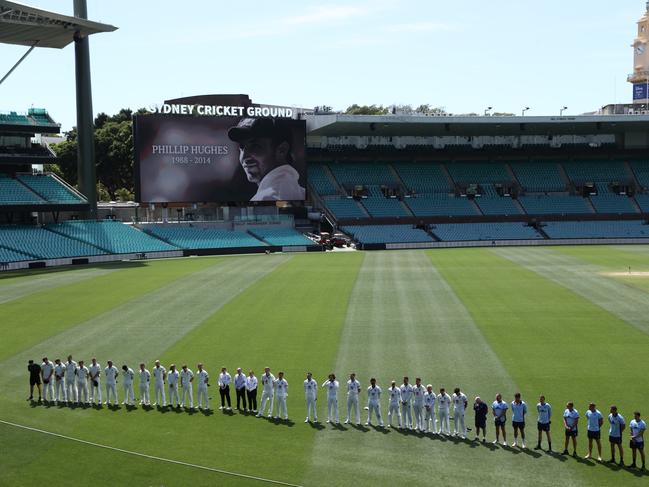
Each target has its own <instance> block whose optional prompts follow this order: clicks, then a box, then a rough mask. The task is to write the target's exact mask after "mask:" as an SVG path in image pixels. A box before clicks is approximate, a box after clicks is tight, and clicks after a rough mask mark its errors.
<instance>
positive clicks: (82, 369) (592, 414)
mask: <svg viewBox="0 0 649 487" xmlns="http://www.w3.org/2000/svg"><path fill="white" fill-rule="evenodd" d="M28 370H29V372H30V387H31V389H30V397H29V400H32V399H33V388H34V386H35V385H37V386H38V390H39V401H40V400H41V398H40V381H41V380H42V381H43V384H44V390H43V399H45V401H48V397H49V400H53V399H54V398H55V399H54V401H55V402H56V403H59V402H65V403H74V402H77V403H79V404H81V403H82V402H83V403H86V404H88V403H93V402H97V403H98V404H101V403H102V396H101V385H100V382H101V377H102V372H103V376H104V377H105V379H106V402H105V403H104V404H107V405H109V404H111V397H112V402H113V404H115V405H117V404H118V399H117V389H116V385H117V377H118V376H119V375H120V372H119V370H118V369H117V367H115V366H114V365H113V362H112V361H110V360H109V361H108V362H107V367H106V368H104V369H103V371H102V369H101V366H100V365H99V364H98V363H97V360H96V359H95V358H93V359H92V361H91V364H90V366H89V367H86V366H85V364H84V361H83V360H80V361H79V363H78V364H77V363H76V362H75V361H74V360H72V356H68V359H67V362H65V363H62V362H61V361H60V359H56V360H55V361H54V363H52V362H50V361H49V360H48V359H47V357H45V358H43V363H42V364H41V365H40V366H38V365H37V364H35V363H34V362H33V361H32V360H30V361H29V365H28ZM152 370H153V373H150V372H149V370H147V369H146V367H145V364H144V363H141V364H140V367H139V370H138V372H137V374H138V375H139V385H140V404H141V405H144V406H149V405H150V399H149V386H150V382H151V376H152V375H153V379H154V397H155V402H154V404H153V405H154V406H156V405H157V406H159V407H167V396H166V394H165V382H166V383H167V389H168V392H169V405H170V406H172V407H174V406H175V407H177V408H178V407H186V404H189V408H190V409H193V408H194V402H193V391H192V383H193V381H194V377H195V375H194V373H193V371H192V370H191V369H189V368H188V367H187V365H183V366H182V367H181V370H180V371H178V370H177V369H176V366H175V364H171V366H170V367H169V371H168V372H167V370H166V369H165V368H164V367H163V366H162V365H160V361H159V360H156V362H155V366H154V367H153V369H152ZM135 374H136V373H135V372H134V371H133V370H132V369H131V368H130V367H128V366H127V365H126V364H125V365H123V366H122V372H121V375H122V377H123V387H124V401H123V403H122V404H125V405H134V401H135V395H134V390H133V382H134V378H135ZM196 378H197V382H198V407H199V408H201V409H203V408H204V409H205V410H209V399H210V398H209V394H208V392H207V388H208V387H209V386H210V383H209V374H208V373H207V371H206V370H205V369H204V368H203V364H201V363H199V364H198V365H197V372H196ZM233 382H234V384H233V385H234V387H235V390H236V394H237V409H240V405H241V404H243V410H246V402H247V406H248V408H247V411H248V412H254V413H256V415H257V417H261V416H263V415H264V414H265V411H266V406H267V405H269V406H270V407H269V408H268V417H269V418H270V417H274V418H276V419H277V418H279V417H283V418H284V419H285V420H288V409H287V405H286V398H287V396H288V382H287V381H286V379H285V378H284V373H283V372H279V374H278V377H277V378H275V376H274V375H273V374H271V372H270V368H269V367H266V368H265V369H264V373H263V374H262V376H261V385H262V397H261V408H260V409H259V410H258V409H257V387H258V383H259V380H258V379H257V377H256V376H255V374H254V372H253V371H252V370H251V371H250V372H249V373H248V376H246V375H245V374H243V373H242V371H241V368H239V369H237V373H236V374H235V376H234V379H233V378H232V377H231V376H230V374H229V373H228V372H227V369H226V368H225V367H223V368H222V369H221V373H220V374H219V379H218V385H219V393H220V396H221V407H220V409H226V410H229V409H232V407H231V399H230V384H231V383H233ZM321 387H322V388H324V389H325V390H326V393H327V423H337V424H338V423H340V416H339V410H338V390H339V389H340V383H339V382H338V380H336V376H335V374H333V373H332V374H329V377H328V379H327V380H326V381H325V382H324V383H323V384H322V385H321ZM179 389H180V390H181V391H182V393H181V395H179ZM54 391H56V395H54ZM317 391H318V383H317V382H316V381H315V379H313V375H312V374H311V373H310V372H309V373H307V377H306V379H305V380H304V393H305V400H306V413H307V414H306V419H305V423H308V422H310V421H311V420H313V421H314V422H317V421H318V414H317V408H316V402H317ZM360 394H361V386H360V382H359V381H358V380H357V379H356V374H353V373H352V374H350V377H349V380H348V381H347V419H346V420H345V423H350V422H351V421H352V412H353V411H355V416H356V424H360V423H361V413H360V407H359V396H360ZM387 394H388V399H389V401H388V418H387V419H388V424H387V427H388V428H390V427H391V426H392V418H393V416H396V418H397V424H398V426H399V428H402V427H405V428H407V429H412V430H416V431H420V432H422V433H427V432H431V433H433V434H442V435H450V434H451V428H450V420H451V415H450V408H451V404H453V421H454V427H455V428H454V435H456V436H460V437H461V438H465V437H466V434H467V430H468V428H467V427H466V425H465V411H466V409H467V406H468V399H467V397H466V395H465V394H464V393H463V392H462V391H461V390H460V388H455V390H454V392H453V395H452V396H451V395H449V394H448V393H447V392H446V390H445V389H444V388H441V389H440V391H439V394H436V393H435V391H434V390H433V386H432V385H430V384H428V385H427V386H423V385H422V382H421V379H420V378H419V377H417V378H416V379H415V385H414V386H413V385H411V384H410V383H409V379H408V377H404V378H403V384H401V386H399V387H397V384H396V382H395V381H392V383H391V384H390V387H389V388H388V390H387ZM381 395H382V389H381V388H380V387H379V386H378V385H377V383H376V379H375V378H371V379H370V386H369V387H368V388H367V407H366V408H365V409H367V411H368V413H367V421H366V422H365V424H366V425H371V424H372V414H374V415H375V416H376V419H377V421H378V424H379V426H380V427H384V422H383V416H382V414H381V404H380V400H381ZM246 400H247V401H246ZM226 403H227V406H226ZM436 405H437V415H436V414H435V406H436ZM275 406H276V410H275ZM509 408H510V406H509V405H508V404H507V403H506V402H505V401H503V400H502V396H501V395H500V394H498V395H497V396H496V399H495V401H494V402H493V403H492V405H491V411H492V415H493V419H494V426H495V428H496V439H495V441H494V442H493V443H494V444H498V442H499V441H500V435H501V434H502V438H503V439H502V444H503V445H506V444H507V436H506V435H507V433H506V430H505V426H506V424H507V410H508V409H509ZM511 409H512V416H513V417H512V426H513V429H514V442H513V443H512V445H511V446H512V447H517V446H519V443H518V437H519V434H520V437H521V444H520V446H521V447H522V448H526V445H525V419H526V416H527V412H528V411H527V404H526V403H525V402H524V401H523V400H522V399H521V395H520V393H516V394H515V396H514V401H512V403H511ZM536 409H537V413H538V418H537V429H538V444H537V446H536V448H535V449H541V441H542V435H543V433H544V432H545V434H546V437H547V440H548V451H552V440H551V435H550V424H551V419H552V407H551V406H550V404H548V403H547V402H546V401H545V397H544V396H541V397H540V399H539V403H538V404H537V406H536ZM473 410H474V413H475V427H476V436H475V440H478V439H479V436H480V432H482V441H483V442H484V441H485V440H486V423H487V415H488V412H489V408H488V406H487V404H486V403H484V402H483V401H482V399H481V398H480V397H476V398H475V401H474V404H473ZM413 416H414V417H413ZM579 417H580V415H579V412H578V411H577V410H576V409H575V408H574V404H573V403H572V402H569V403H568V404H567V405H566V409H565V411H564V414H563V423H564V427H565V445H564V451H563V454H564V455H567V454H568V446H569V443H570V441H572V447H573V456H576V455H577V453H576V450H577V436H578V422H579ZM586 419H587V430H588V431H587V432H588V440H589V441H588V454H587V455H586V458H591V454H592V448H593V442H595V443H596V444H597V448H598V460H599V461H601V454H602V446H601V441H600V437H601V428H602V426H603V423H604V418H603V416H602V414H601V413H600V412H599V411H598V410H597V409H596V407H595V404H593V403H591V404H590V405H589V408H588V411H587V412H586ZM608 421H609V425H610V427H609V442H610V443H611V460H610V462H615V450H616V447H617V449H618V451H619V454H620V465H624V460H623V448H622V433H623V432H624V430H625V427H626V422H625V420H624V417H623V416H622V415H621V414H619V413H618V411H617V407H616V406H611V411H610V414H609V416H608ZM629 429H630V430H631V439H630V445H629V446H630V448H631V449H632V452H633V463H632V464H631V466H632V467H635V466H636V453H638V452H639V453H640V457H641V460H642V467H641V468H642V469H643V470H644V469H645V454H644V432H645V430H646V423H645V422H644V421H643V420H642V419H640V412H638V411H636V412H635V413H634V419H633V420H632V421H631V422H630V424H629Z"/></svg>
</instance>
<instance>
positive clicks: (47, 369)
mask: <svg viewBox="0 0 649 487" xmlns="http://www.w3.org/2000/svg"><path fill="white" fill-rule="evenodd" d="M41 372H42V373H43V379H45V380H49V379H50V376H51V375H52V374H53V373H54V364H53V363H52V362H47V363H45V362H43V363H42V364H41Z"/></svg>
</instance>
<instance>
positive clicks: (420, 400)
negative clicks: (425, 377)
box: [412, 377, 426, 431]
mask: <svg viewBox="0 0 649 487" xmlns="http://www.w3.org/2000/svg"><path fill="white" fill-rule="evenodd" d="M424 394H426V388H425V387H424V386H423V385H422V384H421V378H420V377H416V378H415V386H414V387H413V388H412V395H413V400H412V410H413V412H414V413H415V430H418V431H424Z"/></svg>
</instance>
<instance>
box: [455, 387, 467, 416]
mask: <svg viewBox="0 0 649 487" xmlns="http://www.w3.org/2000/svg"><path fill="white" fill-rule="evenodd" d="M466 403H467V399H466V395H465V394H464V393H463V392H460V393H459V394H455V393H453V410H454V411H456V412H458V413H460V414H461V413H463V412H464V410H465V409H466Z"/></svg>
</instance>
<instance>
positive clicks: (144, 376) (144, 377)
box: [139, 369, 151, 386]
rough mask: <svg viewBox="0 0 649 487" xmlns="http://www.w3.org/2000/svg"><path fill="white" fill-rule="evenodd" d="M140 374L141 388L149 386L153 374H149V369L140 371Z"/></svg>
mask: <svg viewBox="0 0 649 487" xmlns="http://www.w3.org/2000/svg"><path fill="white" fill-rule="evenodd" d="M139 374H140V385H141V386H148V385H149V381H150V380H151V372H149V371H148V370H147V369H144V370H142V369H140V371H139Z"/></svg>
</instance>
